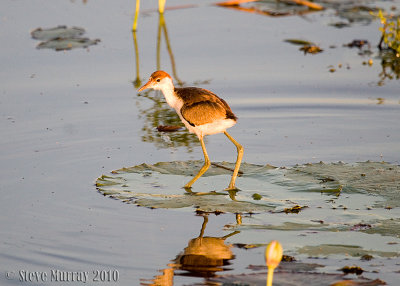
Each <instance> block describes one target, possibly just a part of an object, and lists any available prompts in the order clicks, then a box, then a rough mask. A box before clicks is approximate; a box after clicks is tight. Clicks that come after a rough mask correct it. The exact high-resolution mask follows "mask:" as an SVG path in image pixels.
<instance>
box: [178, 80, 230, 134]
mask: <svg viewBox="0 0 400 286" xmlns="http://www.w3.org/2000/svg"><path fill="white" fill-rule="evenodd" d="M175 94H176V95H177V96H178V97H179V98H180V99H182V100H183V102H184V105H183V106H182V108H181V114H182V116H183V118H185V120H186V121H188V122H189V124H190V125H192V126H198V125H203V124H206V123H211V122H213V121H215V120H220V119H233V120H237V117H236V116H235V114H234V113H233V112H232V110H231V108H230V107H229V105H228V104H227V103H226V102H225V100H223V99H222V98H220V97H218V96H217V95H216V94H214V93H213V92H211V91H209V90H207V89H203V88H198V87H182V88H175Z"/></svg>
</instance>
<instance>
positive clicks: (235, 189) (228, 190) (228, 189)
mask: <svg viewBox="0 0 400 286" xmlns="http://www.w3.org/2000/svg"><path fill="white" fill-rule="evenodd" d="M224 191H227V192H232V191H234V192H238V191H240V189H239V188H236V187H235V186H234V185H233V186H231V185H229V187H227V188H226V189H224Z"/></svg>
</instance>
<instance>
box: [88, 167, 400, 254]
mask: <svg viewBox="0 0 400 286" xmlns="http://www.w3.org/2000/svg"><path fill="white" fill-rule="evenodd" d="M202 165H203V161H175V162H160V163H156V164H141V165H137V166H133V167H128V168H121V169H118V170H115V171H113V172H112V173H111V174H108V175H103V176H101V177H99V178H98V179H97V181H96V186H97V189H98V191H99V192H100V193H101V194H103V195H105V196H108V197H112V198H114V199H118V200H121V201H123V202H125V203H129V204H135V205H138V206H143V207H147V208H165V209H182V210H189V211H193V210H196V211H198V212H215V213H221V212H223V213H243V214H244V213H257V214H259V215H258V216H257V219H255V218H254V219H252V220H251V221H247V222H243V223H240V224H235V225H227V226H226V229H232V230H235V231H244V232H250V233H251V237H252V239H251V240H249V241H246V242H245V243H246V244H249V245H250V244H259V243H263V242H264V241H263V240H262V239H261V237H260V239H259V238H258V237H257V234H256V233H254V232H253V231H255V230H257V229H259V230H262V229H268V230H270V231H272V232H276V231H287V232H289V233H296V234H297V235H305V233H309V232H312V233H316V232H318V233H320V235H323V234H322V233H326V234H325V235H324V236H326V237H331V236H330V235H329V233H332V232H335V233H337V234H338V233H348V235H351V236H352V237H354V238H357V239H358V238H361V237H362V239H363V241H364V242H365V245H370V243H376V242H374V240H373V239H372V238H373V236H370V237H371V241H369V240H368V239H367V238H366V237H365V235H368V234H378V235H381V236H387V237H394V238H395V239H396V240H397V239H398V238H399V233H400V220H399V219H397V218H396V217H398V216H399V215H400V213H399V206H400V198H399V197H400V196H399V191H400V190H399V188H400V186H399V184H398V182H399V181H400V167H399V166H397V165H392V164H388V163H382V162H364V163H356V164H344V163H330V164H324V163H317V164H306V165H301V166H294V167H291V168H276V167H273V166H269V165H265V166H263V165H255V164H248V163H243V164H242V166H241V171H242V173H243V174H242V175H240V177H239V178H238V179H237V186H238V187H239V188H241V189H242V190H239V191H237V192H227V191H225V190H224V189H225V188H226V187H227V185H228V183H229V181H230V177H231V173H232V171H231V169H233V168H234V164H233V163H228V162H220V163H213V164H212V166H211V167H210V169H209V170H208V171H207V172H206V173H205V174H204V176H203V177H202V178H200V179H199V180H198V181H197V182H196V184H195V185H194V186H193V189H192V191H191V192H187V191H185V189H183V187H182V186H183V185H184V184H185V183H186V182H188V181H189V180H190V179H191V178H192V176H193V175H195V174H196V173H197V172H198V170H199V169H200V168H201V166H202ZM272 216H273V219H271V217H272ZM337 234H336V235H335V237H338V235H337ZM335 242H336V241H335V240H330V241H329V243H335ZM240 243H243V241H240ZM315 243H318V244H319V243H320V241H318V240H317V241H315ZM384 245H385V244H384V242H382V244H381V246H380V247H381V250H385V251H386V247H385V246H384ZM388 249H389V250H390V251H391V250H392V248H388ZM363 254H369V252H366V251H365V253H363ZM373 254H374V253H373ZM376 255H379V254H376Z"/></svg>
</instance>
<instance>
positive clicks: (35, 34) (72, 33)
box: [31, 26, 85, 41]
mask: <svg viewBox="0 0 400 286" xmlns="http://www.w3.org/2000/svg"><path fill="white" fill-rule="evenodd" d="M84 33H85V29H83V28H80V27H71V28H68V27H67V26H57V27H55V28H48V29H43V28H37V29H35V30H33V31H32V32H31V35H32V38H34V39H35V40H40V41H48V40H54V39H60V38H63V39H74V38H78V37H80V36H82V35H83V34H84Z"/></svg>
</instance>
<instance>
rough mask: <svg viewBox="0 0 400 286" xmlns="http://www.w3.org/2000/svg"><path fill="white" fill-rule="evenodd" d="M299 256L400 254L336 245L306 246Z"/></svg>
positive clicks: (397, 254) (355, 246) (398, 254)
mask: <svg viewBox="0 0 400 286" xmlns="http://www.w3.org/2000/svg"><path fill="white" fill-rule="evenodd" d="M298 253H299V254H307V255H310V256H329V255H343V254H344V255H346V256H352V257H362V256H364V255H374V256H375V255H376V256H380V257H399V256H400V253H397V252H388V251H374V250H365V249H363V248H362V247H360V246H358V245H340V244H338V245H336V244H321V245H315V246H304V247H302V248H300V249H298Z"/></svg>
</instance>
